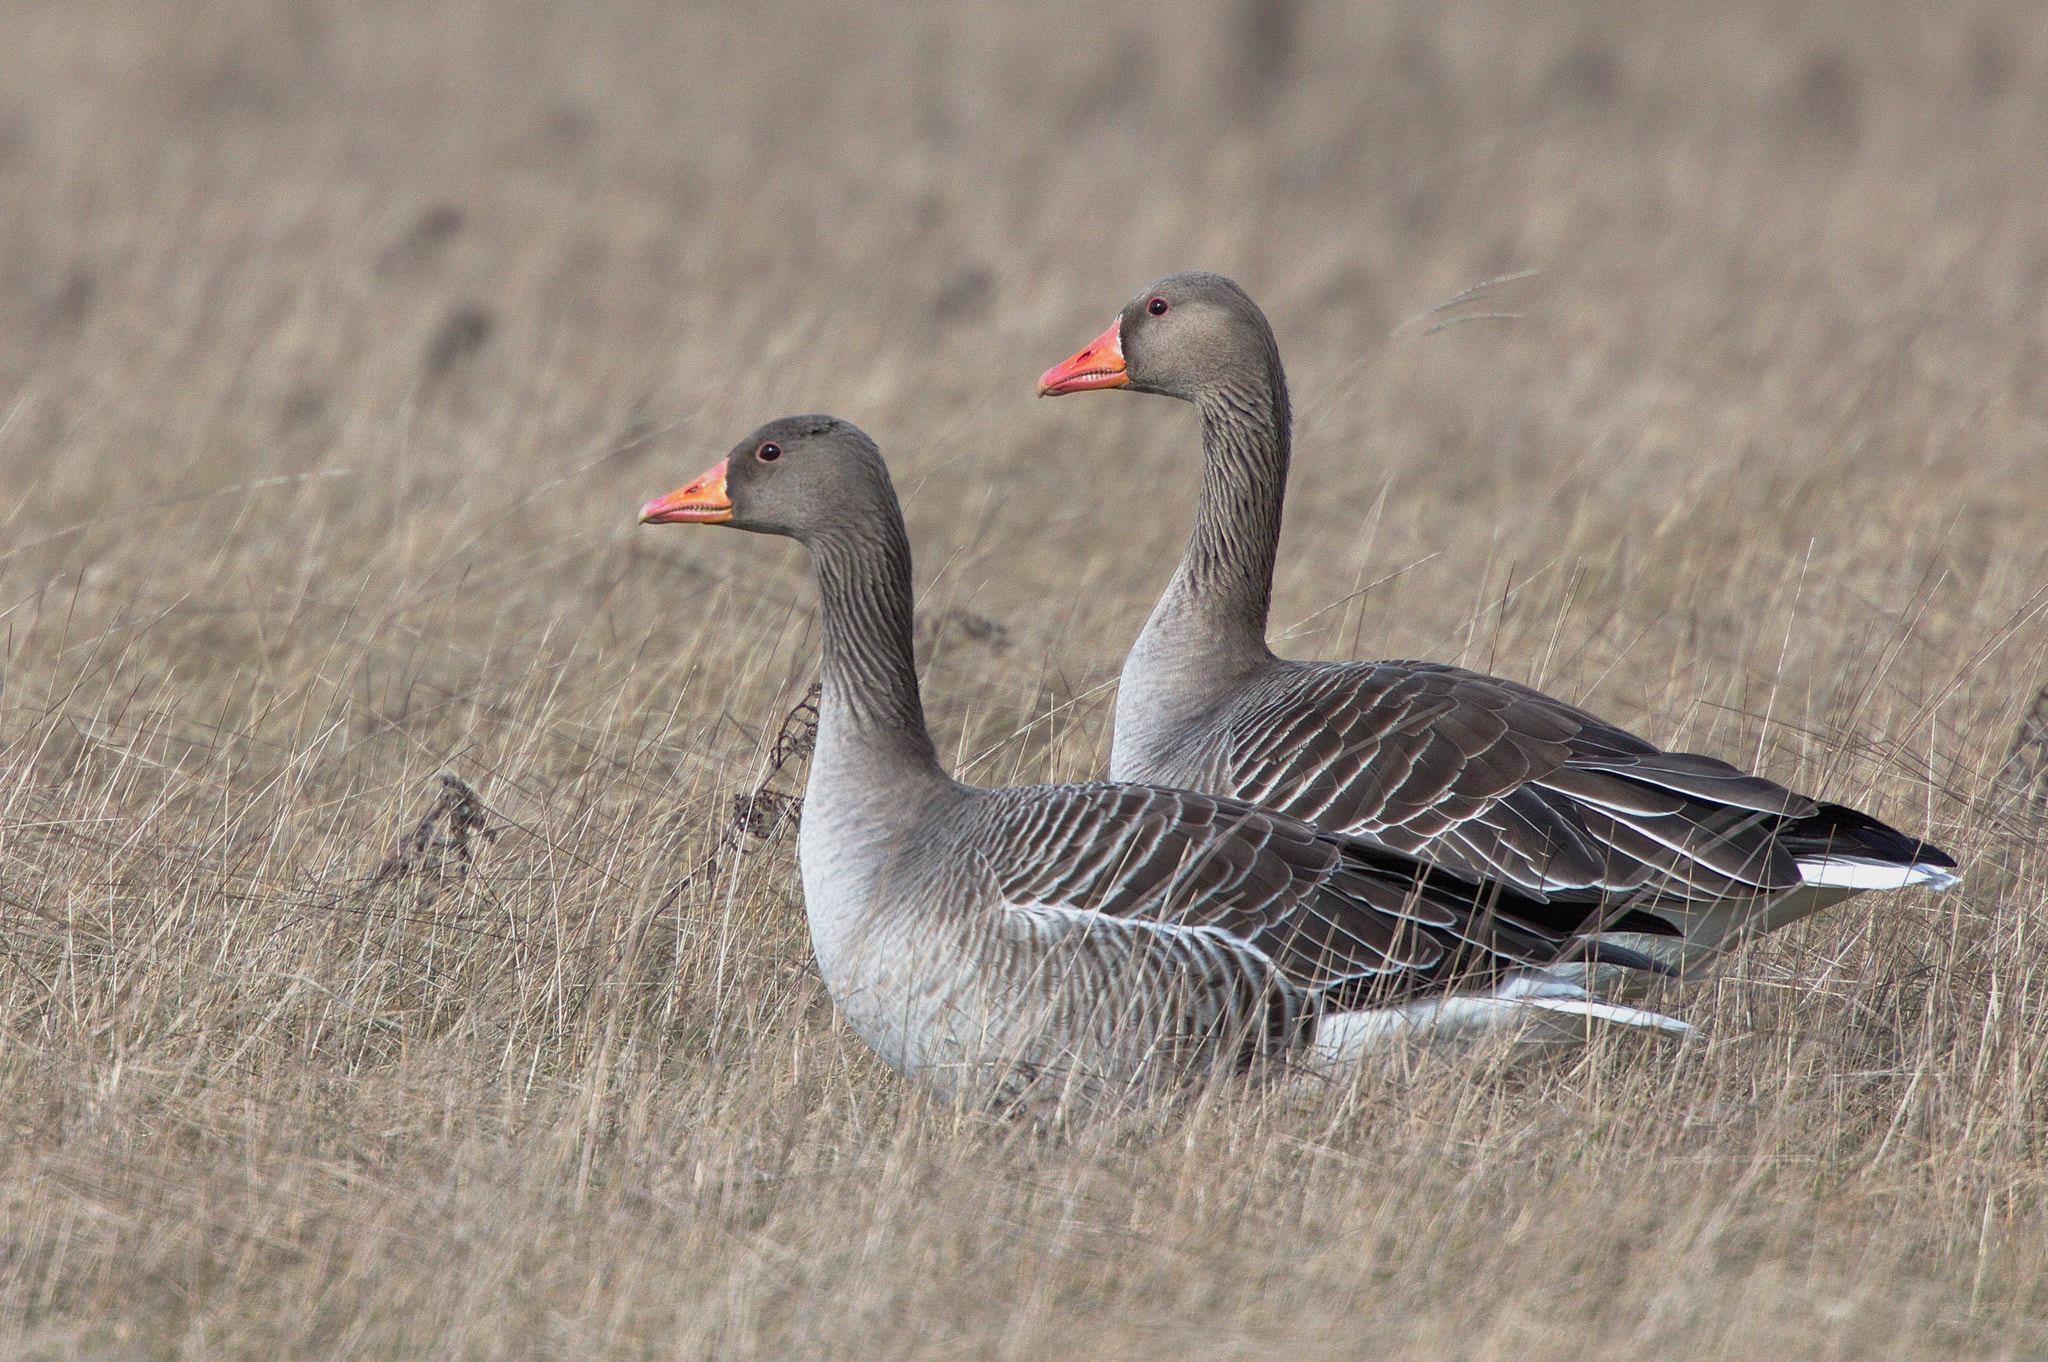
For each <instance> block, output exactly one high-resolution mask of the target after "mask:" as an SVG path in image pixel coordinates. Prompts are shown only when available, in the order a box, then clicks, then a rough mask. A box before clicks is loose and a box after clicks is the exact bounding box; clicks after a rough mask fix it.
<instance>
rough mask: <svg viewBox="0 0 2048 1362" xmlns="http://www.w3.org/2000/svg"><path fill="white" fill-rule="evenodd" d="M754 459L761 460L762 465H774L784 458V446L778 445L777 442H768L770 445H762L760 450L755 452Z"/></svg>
mask: <svg viewBox="0 0 2048 1362" xmlns="http://www.w3.org/2000/svg"><path fill="white" fill-rule="evenodd" d="M754 457H755V458H757V459H759V460H760V461H761V462H762V463H774V462H775V461H776V460H777V459H779V458H781V457H782V446H781V445H779V444H776V443H775V441H773V440H770V441H768V443H766V444H764V445H762V446H761V447H760V448H759V449H757V450H755V451H754Z"/></svg>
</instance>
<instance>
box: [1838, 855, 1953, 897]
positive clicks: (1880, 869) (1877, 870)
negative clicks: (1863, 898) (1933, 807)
mask: <svg viewBox="0 0 2048 1362" xmlns="http://www.w3.org/2000/svg"><path fill="white" fill-rule="evenodd" d="M1799 876H1800V878H1801V879H1803V880H1805V881H1806V882H1807V883H1808V884H1824V885H1827V886H1829V887H1830V888H1834V889H1850V890H1861V889H1906V888H1910V887H1912V886H1914V885H1922V886H1925V887H1926V888H1928V889H1947V888H1949V887H1950V886H1951V885H1954V884H1957V883H1960V882H1961V878H1962V877H1961V876H1959V875H1957V874H1956V873H1955V872H1954V871H1952V870H1950V869H1949V868H1948V867H1946V866H1939V865H1900V864H1898V863H1897V862H1896V861H1865V860H1859V859H1857V858H1855V857H1853V856H1816V857H1814V858H1812V859H1811V860H1804V861H1801V862H1800V863H1799Z"/></svg>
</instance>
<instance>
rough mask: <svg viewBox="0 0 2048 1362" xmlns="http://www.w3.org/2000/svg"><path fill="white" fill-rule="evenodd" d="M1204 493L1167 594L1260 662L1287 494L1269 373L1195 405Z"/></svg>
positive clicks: (1284, 412) (1280, 401)
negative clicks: (1185, 549)
mask: <svg viewBox="0 0 2048 1362" xmlns="http://www.w3.org/2000/svg"><path fill="white" fill-rule="evenodd" d="M1196 406H1197V408H1198V410H1199V411H1200V413H1201V418H1202V495H1201V502H1200V504H1199V505H1198V507H1197V508H1196V511H1195V527H1194V531H1193V533H1192V534H1191V535H1190V536H1189V538H1188V547H1187V552H1186V553H1185V554H1184V555H1183V556H1182V558H1181V564H1180V569H1179V571H1178V572H1176V573H1175V576H1174V582H1173V584H1172V586H1171V587H1170V588H1169V595H1171V596H1173V597H1176V598H1177V599H1178V602H1179V604H1180V605H1181V607H1182V608H1183V609H1184V610H1185V611H1186V612H1187V613H1189V614H1191V615H1192V616H1193V617H1194V620H1195V621H1198V622H1199V625H1200V628H1201V629H1202V631H1203V632H1205V633H1207V634H1209V635H1211V636H1213V639H1214V641H1215V643H1216V644H1217V645H1218V646H1220V647H1223V648H1225V649H1234V650H1239V651H1244V652H1246V653H1247V654H1249V655H1251V656H1253V657H1258V658H1264V657H1268V656H1270V653H1268V652H1267V649H1266V617H1267V614H1268V612H1269V610H1270V609H1271V606H1272V599H1273V566H1274V563H1275V561H1276V560H1277V558H1278V556H1279V552H1280V515H1281V508H1282V505H1283V503H1284V502H1285V500H1286V497H1287V464H1288V458H1289V432H1288V407H1287V388H1286V384H1285V381H1284V380H1283V379H1282V378H1281V377H1280V375H1279V374H1278V373H1277V372H1273V373H1269V374H1265V375H1262V376H1261V381H1259V382H1246V383H1243V384H1241V385H1239V384H1225V385H1220V386H1218V387H1217V388H1216V389H1214V390H1212V391H1210V392H1207V393H1204V394H1203V395H1202V397H1201V398H1200V399H1198V401H1197V402H1196Z"/></svg>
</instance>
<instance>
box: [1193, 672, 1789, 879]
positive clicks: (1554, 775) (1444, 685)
mask: <svg viewBox="0 0 2048 1362" xmlns="http://www.w3.org/2000/svg"><path fill="white" fill-rule="evenodd" d="M1216 734H1217V737H1216V749H1215V755H1214V757H1213V758H1212V761H1213V763H1214V766H1215V767H1216V769H1217V775H1218V778H1219V779H1218V782H1217V783H1218V784H1219V787H1220V788H1225V789H1228V790H1229V791H1230V792H1231V793H1232V794H1234V795H1236V796H1238V797H1240V798H1243V799H1247V800H1250V801H1252V802H1254V803H1257V804H1261V805H1264V806H1267V807H1269V808H1273V809H1277V810H1281V811H1283V812H1286V813H1289V814H1292V815H1293V816H1294V817H1296V818H1300V819H1302V820H1304V821H1307V822H1312V823H1315V824H1316V825H1318V826H1320V827H1323V828H1326V829H1329V830H1331V831H1335V832H1338V833H1340V834H1341V835H1344V836H1348V837H1353V838H1357V839H1359V840H1361V841H1364V842H1367V843H1370V844H1372V845H1376V846H1381V847H1386V848H1390V849H1392V850H1396V851H1402V852H1407V853H1409V854H1411V855H1425V856H1428V857H1429V858H1431V859H1433V860H1435V861H1437V862H1438V863H1440V864H1442V865H1445V866H1447V867H1449V868H1452V869H1455V870H1457V871H1459V872H1460V873H1462V874H1466V875H1471V876H1479V877H1495V878H1499V879H1501V880H1504V881H1506V882H1507V883H1509V884H1512V885H1514V886H1515V887H1517V888H1519V889H1521V890H1523V891H1525V892H1530V893H1535V894H1539V895H1549V894H1558V893H1567V894H1571V893H1578V894H1580V895H1581V896H1591V897H1608V896H1618V895H1625V894H1632V893H1636V892H1638V891H1642V892H1643V894H1644V897H1646V898H1651V899H1654V898H1681V899H1689V900H1700V899H1710V898H1729V897H1747V896H1750V895H1754V894H1757V893H1760V892H1771V891H1775V890H1779V889H1787V888H1791V887H1793V886H1795V885H1797V884H1798V883H1799V882H1800V878H1799V870H1798V867H1797V865H1796V864H1794V862H1793V860H1792V858H1791V856H1790V855H1789V854H1787V853H1786V852H1785V851H1784V850H1783V849H1782V848H1780V847H1779V846H1778V845H1777V844H1776V840H1775V837H1774V834H1775V833H1776V831H1777V830H1778V828H1779V827H1780V825H1781V823H1782V822H1783V820H1785V819H1787V818H1799V817H1804V816H1807V815H1810V814H1811V813H1812V812H1813V811H1814V809H1815V807H1816V806H1815V805H1814V804H1813V802H1812V801H1811V800H1808V799H1805V798H1803V797H1802V796H1800V795H1796V794H1794V793H1792V792H1791V791H1790V790H1787V789H1784V788H1783V787H1781V786H1778V785H1775V784H1773V783H1772V782H1770V781H1768V780H1764V779H1762V778H1761V777H1758V776H1753V775H1749V774H1747V773H1745V772H1743V771H1741V770H1739V769H1737V768H1736V767H1733V766H1730V765H1729V764H1728V763H1726V762H1723V761H1717V760H1715V759H1714V758H1712V757H1706V756H1700V755H1697V754H1693V753H1684V752H1663V751H1660V750H1659V749H1657V748H1656V747H1654V746H1652V745H1651V744H1649V743H1647V742H1644V741H1643V740H1642V739H1641V738H1638V737H1636V736H1635V735H1634V734H1631V733H1629V732H1627V731H1625V730H1623V729H1620V728H1616V727H1615V726H1614V725H1612V724H1609V723H1607V722H1605V721H1604V720H1601V719H1599V718H1598V717H1596V716H1594V715H1592V714H1589V713H1587V712H1586V711H1585V710H1582V709H1579V708H1577V707H1576V706H1573V705H1568V704H1565V703H1564V702H1563V701H1561V700H1556V699H1552V698H1551V697H1549V696H1546V695H1544V694H1542V693H1541V692H1539V691H1535V690H1531V689H1530V688H1529V687H1527V686H1521V685H1517V684H1515V683H1514V682H1511V681H1503V680H1501V679H1499V678H1497V677H1489V676H1482V675H1480V674H1479V673H1477V672H1470V671H1466V670H1464V669H1463V668H1460V667H1450V666H1444V665H1441V664H1436V663H1425V662H1376V663H1311V664H1297V665H1288V666H1283V667H1281V668H1279V669H1277V670H1276V671H1275V672H1273V673H1272V674H1271V675H1270V676H1269V677H1268V678H1266V679H1265V680H1263V681H1262V682H1260V683H1258V684H1257V685H1255V686H1253V687H1252V688H1251V689H1250V690H1249V691H1248V692H1247V693H1246V694H1245V696H1244V697H1243V699H1242V700H1240V701H1239V702H1238V703H1237V704H1236V705H1234V706H1233V707H1232V708H1231V710H1230V711H1229V712H1228V713H1226V714H1225V715H1224V716H1223V718H1222V721H1221V723H1220V724H1219V726H1218V728H1217V730H1216Z"/></svg>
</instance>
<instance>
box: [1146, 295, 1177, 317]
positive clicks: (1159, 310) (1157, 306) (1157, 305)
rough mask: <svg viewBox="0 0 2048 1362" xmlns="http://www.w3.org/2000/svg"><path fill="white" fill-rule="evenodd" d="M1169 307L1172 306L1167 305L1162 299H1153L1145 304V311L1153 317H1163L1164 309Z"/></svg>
mask: <svg viewBox="0 0 2048 1362" xmlns="http://www.w3.org/2000/svg"><path fill="white" fill-rule="evenodd" d="M1170 306H1172V304H1170V303H1168V302H1167V301H1166V300H1165V299H1164V298H1154V299H1153V300H1152V301H1151V302H1149V303H1147V304H1145V310H1146V311H1147V312H1149V313H1151V314H1152V315H1153V316H1155V317H1164V316H1165V315H1166V309H1167V308H1168V307H1170Z"/></svg>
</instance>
